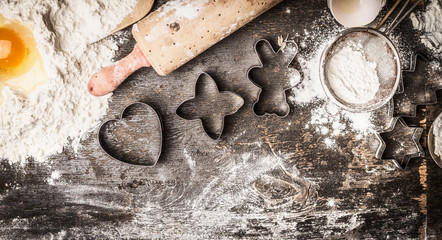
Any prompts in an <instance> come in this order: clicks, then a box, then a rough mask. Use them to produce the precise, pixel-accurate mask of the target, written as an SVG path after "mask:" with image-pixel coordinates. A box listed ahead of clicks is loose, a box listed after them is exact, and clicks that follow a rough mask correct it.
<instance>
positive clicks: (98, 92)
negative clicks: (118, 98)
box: [87, 44, 151, 96]
mask: <svg viewBox="0 0 442 240" xmlns="http://www.w3.org/2000/svg"><path fill="white" fill-rule="evenodd" d="M150 66H151V65H150V63H149V61H148V60H147V59H146V57H145V56H144V53H143V51H141V49H140V47H139V46H138V44H135V47H134V50H133V51H132V52H131V53H130V54H129V55H127V56H126V57H125V58H123V59H121V60H120V61H118V62H116V63H115V64H114V65H112V66H109V67H105V68H103V69H101V70H100V71H99V72H97V73H95V74H94V75H93V76H92V77H91V79H90V80H89V83H88V85H87V89H88V90H89V93H90V94H92V95H94V96H103V95H106V94H108V93H110V92H112V91H114V90H115V89H116V88H117V87H118V86H119V85H120V84H121V83H122V82H123V81H124V80H126V78H128V77H129V76H130V75H131V74H132V73H134V72H135V71H136V70H138V69H140V68H142V67H150Z"/></svg>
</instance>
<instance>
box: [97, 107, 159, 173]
mask: <svg viewBox="0 0 442 240" xmlns="http://www.w3.org/2000/svg"><path fill="white" fill-rule="evenodd" d="M135 105H141V106H143V107H145V108H146V109H148V110H149V111H150V112H152V113H154V114H153V116H155V119H156V120H157V121H158V122H157V123H158V129H156V130H157V131H159V132H158V133H159V139H157V141H158V143H159V144H158V145H157V146H156V147H158V149H157V152H158V154H155V156H154V159H151V161H146V162H149V164H143V163H134V162H133V161H131V160H130V159H125V158H122V157H118V156H116V155H115V154H113V153H112V151H110V150H108V145H107V144H106V143H105V142H104V140H103V138H104V137H105V136H106V133H105V126H106V125H107V124H110V123H113V122H118V121H121V120H123V119H124V118H125V117H127V116H129V115H126V112H127V111H128V110H129V109H130V108H131V107H133V106H135ZM146 124H147V122H146ZM97 138H98V141H99V144H100V148H101V149H102V150H103V151H104V152H105V153H106V154H107V155H109V156H110V157H111V158H112V159H114V160H118V161H120V162H123V163H126V164H130V165H141V166H152V167H153V166H155V165H156V164H157V163H158V160H159V158H160V156H161V152H162V145H163V122H162V120H161V117H160V114H159V113H158V112H157V111H156V110H155V109H154V108H153V107H152V106H150V105H149V104H147V103H143V102H134V103H132V104H129V105H128V106H126V107H125V108H124V109H123V111H122V112H121V114H120V116H119V118H118V119H112V120H108V121H106V122H104V123H102V124H101V126H100V128H99V130H98V134H97Z"/></svg>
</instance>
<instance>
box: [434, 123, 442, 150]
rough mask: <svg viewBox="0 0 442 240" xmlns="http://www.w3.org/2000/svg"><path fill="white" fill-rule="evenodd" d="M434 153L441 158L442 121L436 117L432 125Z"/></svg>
mask: <svg viewBox="0 0 442 240" xmlns="http://www.w3.org/2000/svg"><path fill="white" fill-rule="evenodd" d="M433 134H434V153H435V154H436V155H437V156H439V157H440V158H442V119H441V118H440V117H438V118H437V119H436V121H434V123H433Z"/></svg>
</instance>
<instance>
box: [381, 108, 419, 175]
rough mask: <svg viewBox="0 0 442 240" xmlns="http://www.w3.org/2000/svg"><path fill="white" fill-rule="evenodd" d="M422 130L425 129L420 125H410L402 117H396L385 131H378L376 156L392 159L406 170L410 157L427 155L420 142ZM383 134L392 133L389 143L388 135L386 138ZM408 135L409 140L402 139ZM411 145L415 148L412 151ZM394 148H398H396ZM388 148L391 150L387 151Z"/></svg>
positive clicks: (382, 158)
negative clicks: (386, 140) (387, 140)
mask: <svg viewBox="0 0 442 240" xmlns="http://www.w3.org/2000/svg"><path fill="white" fill-rule="evenodd" d="M398 122H399V124H398ZM398 131H399V132H398ZM422 132H423V129H422V128H420V127H409V126H408V125H407V124H406V123H405V121H404V120H403V119H402V118H397V117H396V118H394V119H393V121H392V124H391V126H390V127H389V128H388V129H386V131H385V132H382V133H376V137H377V139H378V140H379V147H378V149H377V151H376V158H377V159H380V160H392V161H393V162H394V164H395V165H396V166H397V167H398V168H400V169H402V170H404V169H405V168H406V167H407V165H408V162H409V161H410V159H412V158H416V157H422V156H424V155H425V152H424V150H423V148H422V146H421V145H420V143H419V139H420V137H421V136H422ZM382 135H391V138H392V139H390V140H391V141H389V142H388V143H387V142H385V139H388V137H385V139H384V137H382ZM406 137H408V138H409V141H401V140H403V139H401V138H406ZM389 145H390V146H389ZM410 146H413V147H414V148H415V150H412V151H410V149H408V147H410ZM394 148H396V149H395V150H394ZM386 150H389V151H388V152H387V151H386ZM391 150H393V151H391ZM385 154H387V156H384V155H385ZM384 157H385V158H384Z"/></svg>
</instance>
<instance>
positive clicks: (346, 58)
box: [326, 42, 380, 104]
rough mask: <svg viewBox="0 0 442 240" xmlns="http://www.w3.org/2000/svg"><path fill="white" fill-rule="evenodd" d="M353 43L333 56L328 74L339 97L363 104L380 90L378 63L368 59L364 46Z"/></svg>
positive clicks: (328, 67)
mask: <svg viewBox="0 0 442 240" xmlns="http://www.w3.org/2000/svg"><path fill="white" fill-rule="evenodd" d="M351 43H352V42H350V43H349V45H347V46H345V47H343V48H342V49H341V50H339V51H338V52H337V53H336V54H334V55H333V56H332V57H331V59H330V61H329V62H328V64H327V70H328V71H327V73H326V76H327V79H328V82H329V84H330V88H331V90H333V92H334V93H335V94H336V96H337V97H339V98H340V99H342V100H344V101H345V102H347V103H354V104H363V103H367V102H369V101H370V100H372V99H374V97H375V96H376V93H377V92H378V90H379V86H380V84H379V77H378V74H377V71H376V67H377V64H376V63H375V62H370V61H368V60H367V59H366V57H365V54H364V50H363V49H362V46H358V45H357V44H351Z"/></svg>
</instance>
